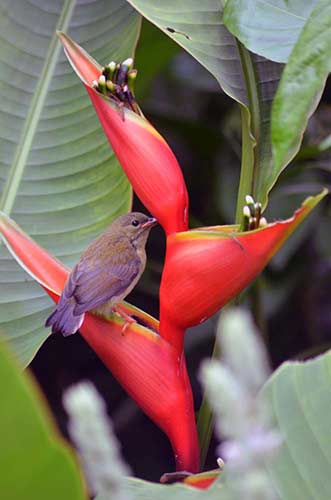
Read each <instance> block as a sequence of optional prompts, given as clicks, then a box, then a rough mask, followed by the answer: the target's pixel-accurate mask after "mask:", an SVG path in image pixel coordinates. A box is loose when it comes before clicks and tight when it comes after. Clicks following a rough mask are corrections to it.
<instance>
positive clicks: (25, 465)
mask: <svg viewBox="0 0 331 500" xmlns="http://www.w3.org/2000/svg"><path fill="white" fill-rule="evenodd" d="M33 382H34V381H33V380H32V379H30V377H29V376H28V374H27V373H20V371H19V370H18V367H17V363H16V362H14V361H13V360H12V359H11V357H10V355H9V353H7V350H6V349H5V346H4V345H3V344H2V343H0V394H1V411H0V441H1V447H0V467H1V474H0V490H1V498H3V499H6V500H22V499H23V498H25V499H26V500H28V499H32V498H33V500H45V499H46V498H47V500H58V499H60V498H61V499H62V500H83V499H84V498H86V492H85V486H84V483H83V480H82V476H81V473H80V470H79V467H78V464H77V461H76V460H75V459H74V456H73V452H71V451H70V450H69V448H68V447H67V446H66V445H65V443H64V442H63V440H62V439H61V438H60V436H59V435H57V433H56V429H55V428H54V426H53V422H52V421H51V419H50V416H49V412H48V409H47V408H46V406H45V405H44V404H43V401H42V400H41V397H40V396H39V394H38V391H37V388H36V386H35V384H34V383H33Z"/></svg>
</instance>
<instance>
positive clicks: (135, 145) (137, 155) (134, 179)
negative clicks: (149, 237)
mask: <svg viewBox="0 0 331 500" xmlns="http://www.w3.org/2000/svg"><path fill="white" fill-rule="evenodd" d="M59 38H60V40H61V42H62V44H63V47H64V49H65V53H66V55H67V57H68V59H69V61H70V63H71V65H72V67H73V69H74V70H75V72H76V73H77V75H78V76H79V78H80V79H81V80H82V82H83V83H84V85H85V87H86V89H87V91H88V93H89V96H90V98H91V100H92V103H93V105H94V107H95V110H96V112H97V114H98V117H99V119H100V122H101V124H102V126H103V128H104V131H105V133H106V135H107V137H108V140H109V142H110V143H111V145H112V147H113V150H114V152H115V154H116V155H117V157H118V159H119V161H120V163H121V165H122V167H123V169H124V171H125V173H126V175H127V176H128V178H129V180H130V182H131V184H132V187H133V189H134V191H135V192H136V194H137V195H138V197H139V198H140V200H141V201H142V203H143V204H144V205H145V207H146V208H147V209H148V210H149V211H150V212H151V214H153V215H154V216H155V217H156V218H157V220H158V221H159V222H160V224H161V225H162V226H163V228H164V230H165V232H166V233H167V234H171V233H174V232H177V231H185V230H186V229H187V228H188V194H187V190H186V186H185V182H184V179H183V175H182V172H181V169H180V167H179V165H178V162H177V160H176V158H175V156H174V154H173V152H172V151H171V149H170V148H169V146H168V144H167V143H166V142H165V140H164V139H163V137H162V136H161V135H160V134H159V133H158V132H157V131H156V130H155V128H154V127H153V126H152V125H151V124H150V123H149V122H148V121H147V120H146V119H145V118H144V117H143V116H140V115H138V114H136V113H134V112H133V111H131V110H130V109H127V108H126V107H125V106H123V107H120V106H119V105H118V104H116V102H115V101H114V100H112V99H110V98H109V97H106V96H104V95H102V94H101V93H99V92H97V91H96V90H95V89H94V88H93V86H92V82H93V80H97V79H98V77H99V76H100V74H101V67H100V65H99V64H98V63H97V62H95V61H94V60H93V59H92V58H91V57H90V56H89V55H88V54H87V52H86V51H85V50H84V49H82V48H81V47H80V46H79V45H77V44H76V43H75V42H73V40H71V39H70V38H69V37H68V36H67V35H64V34H63V33H60V34H59Z"/></svg>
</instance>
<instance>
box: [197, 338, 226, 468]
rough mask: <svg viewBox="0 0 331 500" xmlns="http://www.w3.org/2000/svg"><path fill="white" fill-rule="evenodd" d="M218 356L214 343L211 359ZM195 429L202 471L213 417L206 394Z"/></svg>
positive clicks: (212, 426) (217, 346)
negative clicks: (196, 429) (196, 430)
mask: <svg viewBox="0 0 331 500" xmlns="http://www.w3.org/2000/svg"><path fill="white" fill-rule="evenodd" d="M219 355H220V353H219V345H218V343H217V342H216V341H215V344H214V349H213V353H212V355H211V357H212V358H216V357H218V356H219ZM197 428H198V436H199V444H200V466H201V469H203V467H204V465H205V461H206V457H207V453H208V449H209V444H210V440H211V437H212V434H213V430H214V416H213V412H212V409H211V408H210V406H209V403H208V400H207V397H206V394H204V395H203V398H202V403H201V406H200V410H199V414H198V421H197Z"/></svg>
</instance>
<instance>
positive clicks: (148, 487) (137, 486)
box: [95, 478, 237, 500]
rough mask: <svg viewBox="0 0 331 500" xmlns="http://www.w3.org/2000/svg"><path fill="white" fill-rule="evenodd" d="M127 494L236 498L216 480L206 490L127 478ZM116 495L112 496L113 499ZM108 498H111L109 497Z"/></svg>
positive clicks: (187, 499)
mask: <svg viewBox="0 0 331 500" xmlns="http://www.w3.org/2000/svg"><path fill="white" fill-rule="evenodd" d="M126 487H127V494H128V498H131V499H132V500H169V498H171V499H173V500H219V499H220V498H222V500H237V499H234V498H233V497H230V496H228V494H227V491H225V490H224V488H223V486H222V483H221V482H220V481H219V480H218V481H217V482H216V483H215V484H214V485H212V486H211V487H210V488H209V489H208V490H199V489H197V488H193V487H191V486H186V485H185V484H181V483H175V484H166V485H163V484H156V483H151V482H149V481H143V480H141V479H134V478H128V479H127V485H126ZM108 498H109V497H107V498H106V497H105V496H103V495H98V496H97V497H96V499H95V500H108ZM115 498H116V497H114V500H115ZM109 500H112V499H111V498H110V499H109Z"/></svg>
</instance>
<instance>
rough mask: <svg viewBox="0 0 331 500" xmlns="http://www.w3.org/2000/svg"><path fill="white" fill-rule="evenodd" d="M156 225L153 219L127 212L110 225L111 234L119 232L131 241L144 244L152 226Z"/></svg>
mask: <svg viewBox="0 0 331 500" xmlns="http://www.w3.org/2000/svg"><path fill="white" fill-rule="evenodd" d="M156 224H157V220H156V219H154V217H148V216H147V215H145V214H142V213H140V212H129V213H128V214H124V215H121V216H120V217H118V219H116V220H115V221H114V222H113V223H112V232H113V231H114V230H115V231H120V232H122V233H124V234H125V235H126V236H127V237H128V238H129V239H130V240H131V241H139V242H141V243H142V244H143V243H146V240H147V237H148V234H149V232H150V230H151V228H152V227H153V226H155V225H156Z"/></svg>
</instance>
